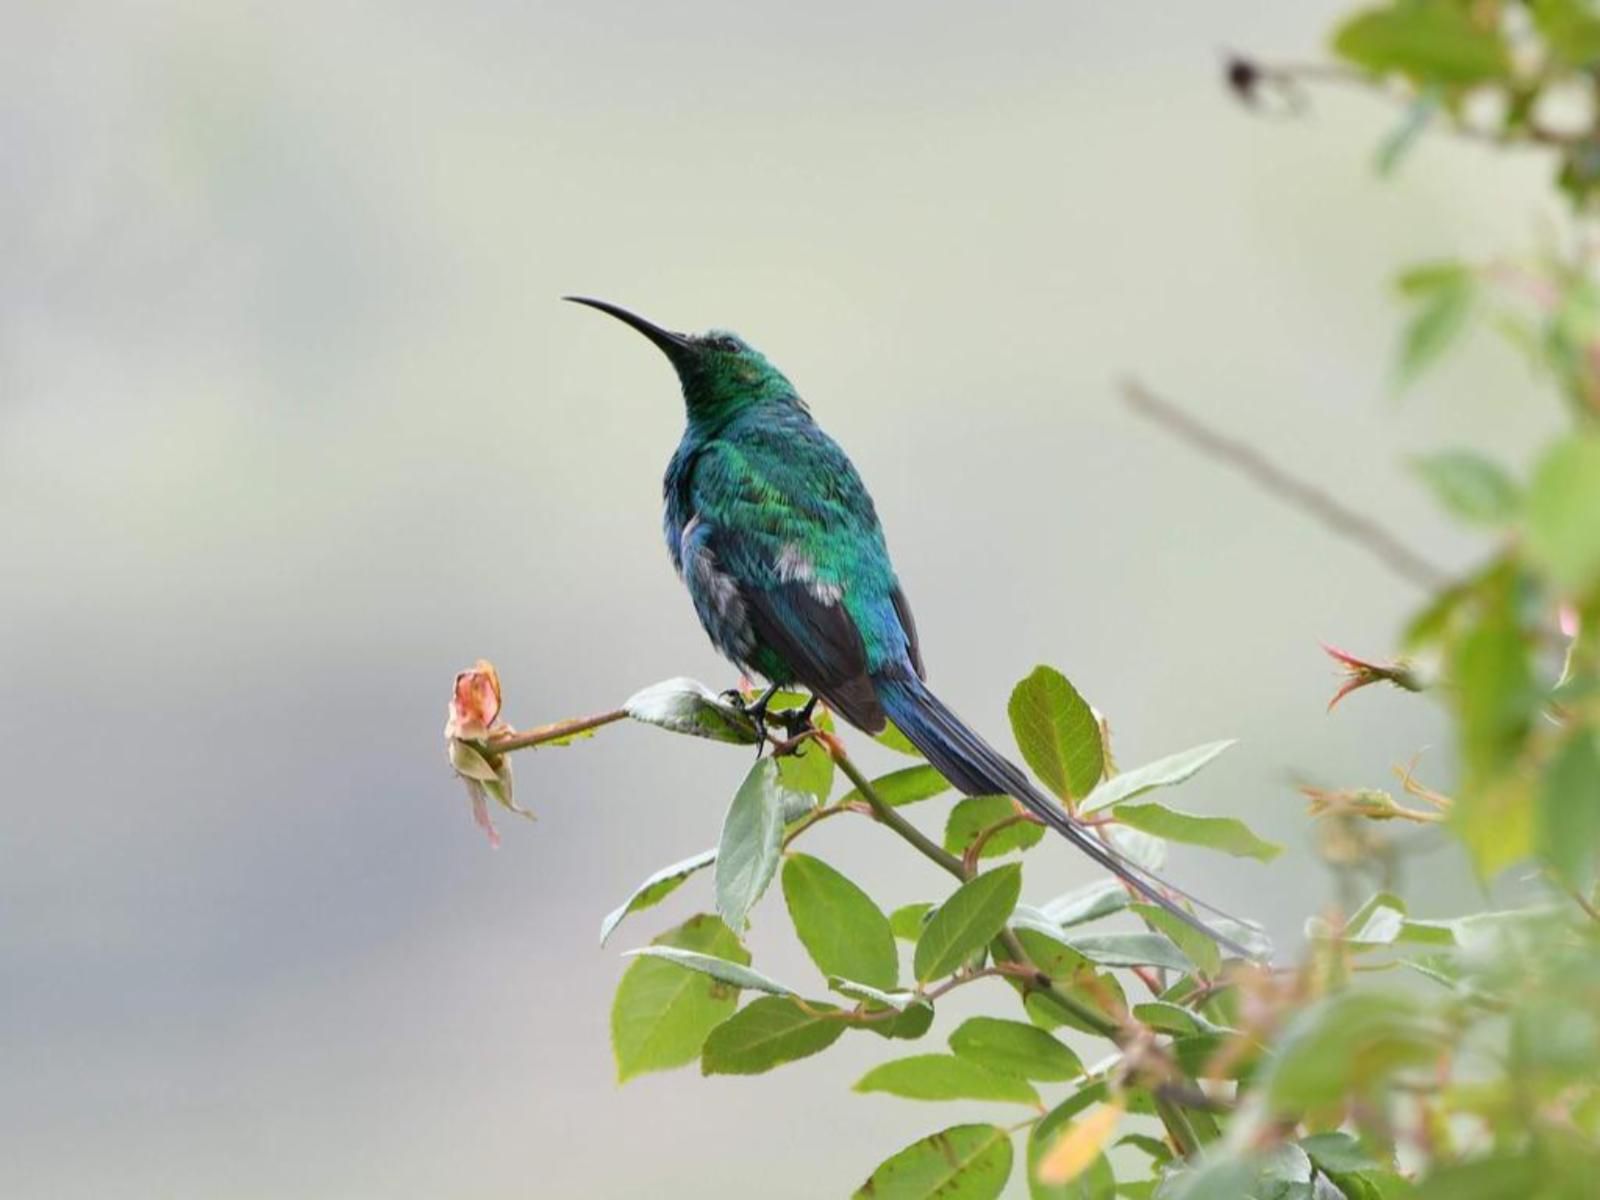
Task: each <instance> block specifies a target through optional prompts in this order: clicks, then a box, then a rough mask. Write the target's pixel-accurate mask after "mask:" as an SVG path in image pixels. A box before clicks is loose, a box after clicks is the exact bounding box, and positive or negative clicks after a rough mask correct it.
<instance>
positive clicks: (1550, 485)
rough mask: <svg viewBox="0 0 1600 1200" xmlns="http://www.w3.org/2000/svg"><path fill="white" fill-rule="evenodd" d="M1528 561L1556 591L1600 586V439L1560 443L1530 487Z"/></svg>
mask: <svg viewBox="0 0 1600 1200" xmlns="http://www.w3.org/2000/svg"><path fill="white" fill-rule="evenodd" d="M1526 510H1527V539H1528V540H1527V546H1528V556H1529V557H1530V558H1531V559H1532V560H1533V561H1534V562H1535V563H1536V564H1538V565H1539V566H1540V567H1542V568H1543V569H1544V571H1545V572H1546V573H1547V574H1548V575H1549V576H1550V578H1551V579H1552V580H1553V581H1554V582H1555V584H1556V585H1557V586H1558V587H1561V588H1565V589H1567V590H1569V591H1572V592H1586V591H1588V590H1590V589H1591V588H1593V587H1594V586H1596V585H1597V584H1600V434H1592V433H1591V434H1585V435H1581V436H1579V435H1573V436H1571V437H1568V438H1565V439H1564V440H1562V441H1561V442H1559V443H1557V445H1556V446H1555V448H1554V449H1553V450H1551V451H1550V453H1549V454H1547V455H1545V457H1544V459H1543V460H1542V461H1541V462H1540V463H1539V465H1538V467H1537V468H1536V469H1535V470H1534V473H1533V481H1532V483H1531V484H1530V485H1529V488H1528V499H1527V504H1526Z"/></svg>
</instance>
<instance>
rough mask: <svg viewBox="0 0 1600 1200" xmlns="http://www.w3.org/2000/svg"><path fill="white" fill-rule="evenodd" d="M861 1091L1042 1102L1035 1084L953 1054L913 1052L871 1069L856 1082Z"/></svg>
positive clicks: (927, 1097) (926, 1097)
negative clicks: (1035, 1089)
mask: <svg viewBox="0 0 1600 1200" xmlns="http://www.w3.org/2000/svg"><path fill="white" fill-rule="evenodd" d="M855 1090H856V1091H858V1092H886V1093H888V1094H889V1095H891V1096H900V1097H902V1098H904V1099H906V1100H1003V1101H1008V1102H1014V1103H1017V1104H1037V1103H1039V1093H1038V1092H1036V1091H1034V1090H1033V1085H1032V1084H1030V1083H1028V1082H1027V1081H1026V1080H1024V1079H1019V1078H1017V1077H1016V1076H1015V1075H1001V1074H998V1073H996V1072H994V1071H991V1070H989V1069H987V1068H986V1067H983V1066H980V1065H979V1064H977V1063H975V1062H970V1061H968V1060H967V1059H965V1058H958V1057H957V1056H956V1055H954V1054H913V1055H912V1056H911V1057H910V1058H896V1059H891V1060H890V1061H889V1062H886V1063H881V1064H880V1065H878V1066H876V1067H873V1068H872V1070H870V1071H868V1072H867V1073H866V1074H865V1075H863V1076H862V1077H861V1079H860V1080H859V1081H858V1082H857V1083H856V1086H855Z"/></svg>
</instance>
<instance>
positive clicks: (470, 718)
mask: <svg viewBox="0 0 1600 1200" xmlns="http://www.w3.org/2000/svg"><path fill="white" fill-rule="evenodd" d="M499 718H500V674H499V672H497V671H496V670H495V669H494V664H493V663H491V662H490V661H489V660H488V659H486V658H480V659H479V660H478V661H477V663H476V664H475V665H474V666H473V667H472V668H471V669H469V670H466V671H462V672H461V673H460V674H458V675H457V676H456V684H455V688H454V690H453V692H452V693H451V696H450V709H449V715H448V719H447V720H446V721H445V725H444V735H445V737H447V738H463V739H465V740H466V741H469V742H481V741H483V740H484V739H485V738H487V737H488V736H489V731H490V730H491V729H492V728H493V727H494V723H495V722H496V721H497V720H499Z"/></svg>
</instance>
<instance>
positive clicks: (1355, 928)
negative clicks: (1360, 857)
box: [1307, 892, 1406, 949]
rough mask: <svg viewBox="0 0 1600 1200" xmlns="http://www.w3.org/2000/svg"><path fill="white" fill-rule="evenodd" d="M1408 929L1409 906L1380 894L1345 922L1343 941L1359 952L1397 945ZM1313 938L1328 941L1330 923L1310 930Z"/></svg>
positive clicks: (1390, 896)
mask: <svg viewBox="0 0 1600 1200" xmlns="http://www.w3.org/2000/svg"><path fill="white" fill-rule="evenodd" d="M1405 925H1406V906H1405V902H1404V901H1403V900H1401V899H1400V897H1398V896H1396V895H1394V894H1392V893H1390V892H1378V893H1376V894H1375V895H1373V896H1372V897H1371V898H1370V899H1369V900H1368V901H1367V902H1366V903H1365V904H1363V905H1362V906H1361V907H1360V908H1358V909H1356V911H1355V912H1353V913H1351V914H1350V919H1349V920H1348V921H1346V922H1345V927H1344V935H1343V940H1344V942H1345V944H1346V945H1348V946H1351V947H1354V948H1356V949H1365V948H1367V947H1375V946H1388V945H1391V944H1393V942H1394V940H1395V939H1396V938H1398V937H1399V936H1400V934H1401V932H1402V931H1403V930H1404V929H1405ZM1307 932H1308V933H1310V934H1311V936H1313V937H1327V936H1328V935H1329V933H1330V931H1329V930H1328V928H1327V926H1326V923H1319V924H1317V925H1315V926H1308V929H1307Z"/></svg>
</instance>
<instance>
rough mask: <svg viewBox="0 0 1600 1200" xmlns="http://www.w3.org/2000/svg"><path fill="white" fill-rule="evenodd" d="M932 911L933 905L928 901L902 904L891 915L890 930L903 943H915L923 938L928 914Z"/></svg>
mask: <svg viewBox="0 0 1600 1200" xmlns="http://www.w3.org/2000/svg"><path fill="white" fill-rule="evenodd" d="M932 911H933V905H931V904H929V903H927V902H926V901H920V902H918V903H916V904H902V905H901V906H900V907H899V908H897V909H895V910H894V911H893V912H892V913H890V914H889V928H890V929H891V930H893V931H894V935H895V937H897V938H899V939H900V940H901V941H905V942H914V941H916V940H917V939H918V938H919V937H921V936H922V927H923V926H924V925H925V924H927V921H928V914H929V913H930V912H932Z"/></svg>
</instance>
